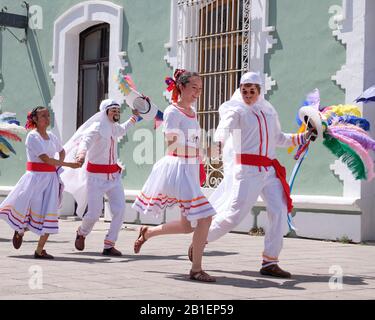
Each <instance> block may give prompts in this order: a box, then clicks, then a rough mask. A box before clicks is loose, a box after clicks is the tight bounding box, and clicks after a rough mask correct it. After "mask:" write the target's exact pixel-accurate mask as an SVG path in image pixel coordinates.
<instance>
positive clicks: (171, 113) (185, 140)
mask: <svg viewBox="0 0 375 320" xmlns="http://www.w3.org/2000/svg"><path fill="white" fill-rule="evenodd" d="M200 130H201V128H200V126H199V123H198V121H197V118H196V115H194V116H189V115H187V114H186V113H184V112H183V111H182V110H180V109H179V108H178V107H176V106H175V105H173V104H172V105H170V106H168V107H167V108H166V109H165V111H164V116H163V132H164V133H165V134H168V133H174V134H176V135H177V143H178V144H179V145H181V146H187V147H192V148H197V149H198V148H199V140H200Z"/></svg>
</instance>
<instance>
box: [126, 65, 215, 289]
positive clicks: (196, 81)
mask: <svg viewBox="0 0 375 320" xmlns="http://www.w3.org/2000/svg"><path fill="white" fill-rule="evenodd" d="M174 77H175V79H174V80H173V79H171V78H169V80H170V83H171V86H172V89H173V95H172V100H173V101H174V103H173V104H172V105H170V106H168V107H167V108H166V110H165V111H164V117H163V118H164V119H163V126H164V129H163V131H164V133H165V138H166V142H167V145H168V147H167V155H166V156H165V157H163V158H162V159H160V160H159V161H158V162H156V163H155V165H154V167H153V169H152V172H151V174H150V176H149V177H148V179H147V181H146V183H145V185H144V186H143V189H142V192H141V193H140V195H139V196H138V197H137V199H136V200H135V202H134V204H133V208H134V209H135V210H137V211H138V212H140V213H144V214H154V215H160V214H161V213H162V212H163V210H164V209H165V208H167V207H172V206H175V205H178V206H179V207H180V209H181V219H180V220H178V221H171V222H168V223H165V224H161V225H159V226H156V227H148V226H142V227H141V229H140V232H139V237H138V239H137V240H136V241H135V243H134V252H135V253H138V252H139V251H140V249H141V246H142V245H143V243H144V242H145V241H146V240H148V239H150V238H152V237H155V236H158V235H165V234H182V233H192V232H194V234H193V247H194V255H193V259H192V260H193V261H192V267H191V270H190V279H192V280H197V281H203V282H214V281H216V280H215V278H214V277H212V276H210V275H209V274H207V273H206V272H205V271H203V269H202V255H203V250H204V244H205V241H206V238H207V234H208V230H209V227H210V224H211V217H212V216H213V215H215V214H216V212H215V210H214V209H213V207H212V206H211V204H210V203H209V201H208V200H207V198H206V197H205V196H204V195H203V193H202V191H201V188H200V179H199V171H200V170H199V168H200V161H199V137H200V126H199V123H198V121H197V117H196V113H195V111H194V109H193V108H192V104H193V103H194V102H195V101H196V100H197V99H198V97H199V96H200V94H201V91H202V80H201V78H200V76H199V74H197V73H193V72H187V71H185V70H179V69H177V70H176V72H175V74H174Z"/></svg>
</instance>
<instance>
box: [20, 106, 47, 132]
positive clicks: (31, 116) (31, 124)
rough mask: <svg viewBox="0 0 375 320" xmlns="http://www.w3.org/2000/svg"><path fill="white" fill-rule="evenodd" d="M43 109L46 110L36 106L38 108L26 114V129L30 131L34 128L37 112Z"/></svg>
mask: <svg viewBox="0 0 375 320" xmlns="http://www.w3.org/2000/svg"><path fill="white" fill-rule="evenodd" d="M45 109H46V110H48V108H47V107H43V106H38V107H35V108H34V109H33V110H31V111H30V112H29V113H28V114H27V121H26V125H25V127H26V129H28V130H31V129H34V128H36V122H35V121H34V117H36V116H37V114H38V111H40V110H45Z"/></svg>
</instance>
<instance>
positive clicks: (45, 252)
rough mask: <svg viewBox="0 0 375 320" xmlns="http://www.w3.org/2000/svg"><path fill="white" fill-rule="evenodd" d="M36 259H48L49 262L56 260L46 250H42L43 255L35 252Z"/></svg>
mask: <svg viewBox="0 0 375 320" xmlns="http://www.w3.org/2000/svg"><path fill="white" fill-rule="evenodd" d="M34 258H35V259H48V260H51V259H54V258H53V256H52V255H50V254H48V253H47V251H46V250H42V252H41V254H39V253H37V252H36V251H35V253H34Z"/></svg>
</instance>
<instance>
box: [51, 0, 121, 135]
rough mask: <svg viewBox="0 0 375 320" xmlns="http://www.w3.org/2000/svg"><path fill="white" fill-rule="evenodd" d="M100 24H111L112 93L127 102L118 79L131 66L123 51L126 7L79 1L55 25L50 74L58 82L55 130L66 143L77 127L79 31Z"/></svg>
mask: <svg viewBox="0 0 375 320" xmlns="http://www.w3.org/2000/svg"><path fill="white" fill-rule="evenodd" d="M99 23H108V24H109V25H110V50H109V79H108V81H109V84H108V87H109V93H108V94H109V96H110V97H112V98H113V99H117V100H118V101H119V102H120V103H123V101H124V97H123V95H122V94H121V92H120V91H119V89H118V86H117V85H116V83H115V80H114V75H115V74H116V73H117V72H118V70H123V69H124V68H125V67H126V65H127V64H126V62H125V57H126V52H123V51H122V39H123V8H122V7H121V6H118V5H115V4H113V3H111V2H109V1H86V2H82V3H79V4H77V5H75V6H73V7H72V8H70V9H69V10H68V11H66V12H65V13H64V14H63V15H61V16H60V17H59V18H58V19H57V20H56V21H55V24H54V33H53V34H54V37H53V58H52V62H51V63H50V67H51V68H52V71H51V72H50V76H51V78H52V80H53V81H54V83H55V95H54V97H53V99H52V101H51V105H52V109H53V111H54V113H55V128H54V131H56V133H58V134H59V136H60V137H61V139H62V141H63V142H66V141H67V140H68V139H69V138H70V137H71V136H72V135H73V133H74V132H75V130H76V121H75V119H76V118H77V117H76V115H77V95H78V87H77V85H78V59H79V34H80V33H81V32H82V31H83V30H85V29H87V28H89V27H91V26H93V25H96V24H99ZM72 120H73V121H72Z"/></svg>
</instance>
